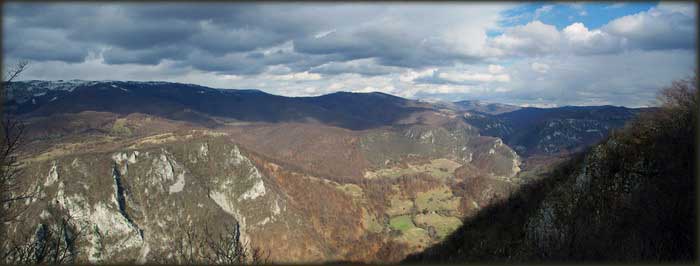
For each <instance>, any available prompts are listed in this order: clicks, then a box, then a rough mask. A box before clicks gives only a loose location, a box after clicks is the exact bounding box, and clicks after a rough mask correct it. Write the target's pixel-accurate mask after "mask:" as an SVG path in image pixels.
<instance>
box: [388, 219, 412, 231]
mask: <svg viewBox="0 0 700 266" xmlns="http://www.w3.org/2000/svg"><path fill="white" fill-rule="evenodd" d="M389 227H391V229H394V230H399V231H401V233H404V232H405V231H407V230H409V229H411V228H415V227H416V225H414V224H413V221H412V220H411V216H409V215H401V216H396V217H392V218H391V220H389Z"/></svg>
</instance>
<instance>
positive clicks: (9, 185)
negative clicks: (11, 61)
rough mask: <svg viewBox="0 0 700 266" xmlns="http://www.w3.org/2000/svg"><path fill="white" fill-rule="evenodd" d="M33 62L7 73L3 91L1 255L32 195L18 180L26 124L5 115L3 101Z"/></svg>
mask: <svg viewBox="0 0 700 266" xmlns="http://www.w3.org/2000/svg"><path fill="white" fill-rule="evenodd" d="M28 65H29V62H28V61H20V62H19V63H17V65H15V66H14V67H13V68H11V69H9V70H8V71H7V73H6V76H5V77H6V79H5V81H3V82H2V88H1V89H2V90H1V91H0V254H5V253H7V252H8V249H10V247H8V246H7V244H8V243H7V242H6V241H3V240H6V239H8V237H7V235H6V230H5V226H6V225H7V224H8V223H10V222H12V221H14V220H15V219H16V218H17V216H18V215H19V214H20V213H21V211H23V210H24V207H23V205H21V204H17V203H18V201H20V200H23V199H27V198H29V197H30V195H29V194H27V192H25V191H24V190H23V189H24V184H23V183H22V182H21V180H20V179H18V177H19V174H20V168H19V166H20V165H19V163H18V161H17V154H18V152H19V149H20V145H21V139H22V135H23V132H24V127H23V125H22V123H21V122H19V121H16V120H14V119H11V118H9V117H5V114H4V110H3V109H2V104H3V103H4V99H5V97H4V96H5V94H6V92H7V90H6V89H7V87H8V86H9V85H11V82H12V81H13V80H15V78H17V77H18V76H19V75H20V74H21V73H22V72H23V71H24V70H26V69H27V66H28Z"/></svg>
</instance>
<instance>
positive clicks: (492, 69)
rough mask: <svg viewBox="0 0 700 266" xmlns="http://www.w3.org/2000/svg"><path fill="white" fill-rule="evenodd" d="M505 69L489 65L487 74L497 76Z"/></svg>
mask: <svg viewBox="0 0 700 266" xmlns="http://www.w3.org/2000/svg"><path fill="white" fill-rule="evenodd" d="M504 69H505V68H504V67H503V66H501V65H489V73H491V74H498V73H501V72H503V70H504Z"/></svg>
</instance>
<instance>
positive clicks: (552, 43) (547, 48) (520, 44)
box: [491, 20, 561, 56]
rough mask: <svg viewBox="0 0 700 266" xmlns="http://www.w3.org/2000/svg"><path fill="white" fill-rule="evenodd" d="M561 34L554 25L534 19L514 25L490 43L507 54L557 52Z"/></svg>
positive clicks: (529, 54)
mask: <svg viewBox="0 0 700 266" xmlns="http://www.w3.org/2000/svg"><path fill="white" fill-rule="evenodd" d="M560 39H561V36H560V33H559V31H558V30H557V28H556V27H554V26H552V25H548V24H544V23H542V22H541V21H538V20H535V21H532V22H530V23H527V24H525V25H522V26H515V27H512V28H509V29H508V30H506V32H505V33H503V34H502V35H499V36H497V37H495V38H493V39H492V43H491V44H492V45H493V46H494V47H496V48H498V49H500V50H501V51H502V52H503V53H504V54H506V55H508V54H510V55H528V56H531V55H543V54H549V53H553V52H557V50H558V49H559V47H560V45H559V42H560Z"/></svg>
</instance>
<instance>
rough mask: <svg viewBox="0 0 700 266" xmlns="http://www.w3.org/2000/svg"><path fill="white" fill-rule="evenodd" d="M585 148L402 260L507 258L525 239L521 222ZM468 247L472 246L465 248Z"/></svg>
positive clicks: (568, 171)
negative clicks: (448, 233) (516, 245)
mask: <svg viewBox="0 0 700 266" xmlns="http://www.w3.org/2000/svg"><path fill="white" fill-rule="evenodd" d="M589 149H590V148H589ZM589 149H587V150H586V151H588V150H589ZM586 151H584V152H580V153H577V154H575V155H573V156H572V157H571V159H569V160H566V161H564V162H560V163H559V164H558V165H557V166H556V167H554V168H553V170H552V171H550V172H549V173H547V174H545V176H544V177H542V178H541V179H539V180H536V181H533V182H531V183H527V184H524V185H523V186H521V187H520V188H519V189H518V190H517V191H515V192H514V193H513V194H511V195H510V197H508V198H507V199H504V200H502V201H499V202H494V203H492V204H491V205H489V206H488V207H485V208H484V209H482V210H480V211H479V212H478V213H477V214H476V215H475V216H473V217H471V218H468V219H466V220H464V221H463V224H462V226H461V227H460V228H459V229H457V230H456V231H455V232H453V233H452V234H451V235H449V236H448V237H446V238H445V240H443V241H442V242H440V243H438V244H435V245H433V246H431V247H429V248H427V249H425V250H424V251H422V252H420V253H416V254H411V255H409V256H408V257H406V258H405V259H404V260H403V261H402V263H403V264H406V263H408V264H417V263H426V262H431V263H436V262H440V263H450V262H451V263H454V262H467V261H468V262H496V261H508V259H507V255H508V254H507V253H508V252H507V249H509V248H511V246H513V245H515V244H520V242H521V241H522V240H523V239H524V236H525V230H524V229H525V228H524V226H523V225H524V224H525V223H526V222H527V219H528V218H529V217H530V215H531V214H533V213H534V212H535V211H537V208H538V207H539V206H540V204H541V203H542V201H543V200H544V199H545V197H546V195H547V192H548V191H551V190H552V189H553V188H555V187H556V186H558V185H560V184H561V183H563V182H565V181H566V179H567V177H568V176H569V175H570V174H572V173H573V172H574V171H575V168H576V167H577V165H578V164H579V163H581V162H582V161H583V158H584V157H585V154H586ZM497 246H500V247H501V249H502V250H500V251H501V252H499V248H495V247H497ZM469 247H471V248H472V249H471V250H465V248H469ZM491 248H495V249H494V250H491ZM478 253H481V254H478Z"/></svg>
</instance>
